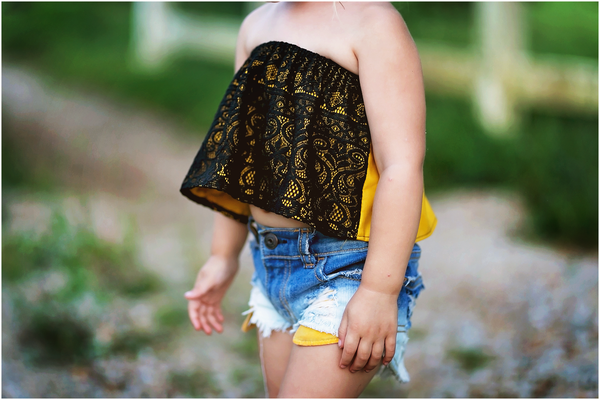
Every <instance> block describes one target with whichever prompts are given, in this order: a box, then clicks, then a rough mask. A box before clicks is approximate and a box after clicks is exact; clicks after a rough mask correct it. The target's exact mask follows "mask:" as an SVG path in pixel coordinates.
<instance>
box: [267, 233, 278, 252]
mask: <svg viewBox="0 0 600 400" xmlns="http://www.w3.org/2000/svg"><path fill="white" fill-rule="evenodd" d="M277 244H279V240H278V239H277V236H275V234H273V233H267V234H266V235H265V246H267V248H268V249H271V250H273V249H274V248H275V247H277Z"/></svg>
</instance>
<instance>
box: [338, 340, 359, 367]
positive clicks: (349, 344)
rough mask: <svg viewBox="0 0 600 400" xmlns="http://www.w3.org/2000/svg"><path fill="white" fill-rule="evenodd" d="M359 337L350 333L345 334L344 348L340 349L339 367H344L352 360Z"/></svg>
mask: <svg viewBox="0 0 600 400" xmlns="http://www.w3.org/2000/svg"><path fill="white" fill-rule="evenodd" d="M358 342H359V338H358V336H355V335H353V334H352V333H350V334H348V335H346V337H345V338H344V348H343V351H342V358H341V359H340V368H346V367H347V366H348V365H350V363H351V362H352V359H353V358H354V355H355V354H356V349H357V348H358Z"/></svg>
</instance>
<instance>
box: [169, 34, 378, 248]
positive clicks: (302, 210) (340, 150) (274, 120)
mask: <svg viewBox="0 0 600 400" xmlns="http://www.w3.org/2000/svg"><path fill="white" fill-rule="evenodd" d="M370 151H371V137H370V133H369V127H368V123H367V117H366V113H365V106H364V102H363V98H362V94H361V90H360V82H359V79H358V75H356V74H354V73H352V72H350V71H348V70H346V69H344V68H343V67H341V66H339V65H338V64H336V63H335V62H334V61H332V60H330V59H328V58H325V57H323V56H321V55H319V54H317V53H314V52H311V51H309V50H306V49H303V48H301V47H298V46H296V45H293V44H290V43H284V42H268V43H263V44H261V45H259V46H258V47H256V48H255V49H254V50H253V51H252V53H251V55H250V57H249V58H248V59H247V60H246V61H245V63H244V64H243V65H242V67H241V68H240V69H239V70H238V72H237V73H236V75H235V77H234V79H233V81H232V82H231V84H230V85H229V87H228V88H227V91H226V94H225V96H224V98H223V100H222V101H221V103H220V105H219V108H218V111H217V113H216V116H215V119H214V121H213V124H212V126H211V127H210V130H209V132H208V134H207V135H206V137H205V140H204V142H203V144H202V147H201V148H200V150H199V152H198V154H197V155H196V157H195V159H194V162H193V164H192V166H191V168H190V170H189V172H188V174H187V175H186V177H185V179H184V181H183V184H182V186H181V192H182V193H183V194H184V195H186V196H187V197H189V198H190V199H192V200H194V201H196V202H198V203H200V204H204V205H206V206H209V207H211V208H213V209H216V210H218V211H221V212H224V213H225V214H227V215H229V216H231V217H233V218H236V219H237V220H239V221H241V222H246V221H247V216H246V215H242V214H239V213H234V212H232V211H231V210H228V209H227V208H226V207H223V206H222V205H221V204H217V203H215V202H214V201H211V200H209V199H207V198H205V197H202V196H197V195H195V194H194V193H192V191H191V189H192V188H196V187H201V188H208V189H215V190H218V191H221V192H224V193H227V194H228V195H230V196H231V197H233V198H234V199H237V200H239V201H241V202H243V203H249V204H253V205H255V206H257V207H260V208H262V209H264V210H267V211H271V212H274V213H277V214H280V215H283V216H284V217H287V218H293V219H296V220H299V221H302V222H304V223H306V224H308V225H311V226H313V227H315V228H316V229H317V230H319V231H321V232H323V233H325V234H327V235H330V236H335V237H342V238H356V236H357V232H358V225H359V220H360V211H361V200H362V188H363V184H364V181H365V178H366V172H367V165H368V159H369V153H370Z"/></svg>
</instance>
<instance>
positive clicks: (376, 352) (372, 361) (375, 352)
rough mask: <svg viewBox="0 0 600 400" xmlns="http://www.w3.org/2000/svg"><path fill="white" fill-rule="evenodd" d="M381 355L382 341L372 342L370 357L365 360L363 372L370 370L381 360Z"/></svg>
mask: <svg viewBox="0 0 600 400" xmlns="http://www.w3.org/2000/svg"><path fill="white" fill-rule="evenodd" d="M382 356H383V341H377V342H375V343H373V348H372V349H371V358H369V361H368V362H367V365H366V366H365V372H371V371H373V370H374V369H375V368H377V366H378V365H379V363H380V362H381V357H382Z"/></svg>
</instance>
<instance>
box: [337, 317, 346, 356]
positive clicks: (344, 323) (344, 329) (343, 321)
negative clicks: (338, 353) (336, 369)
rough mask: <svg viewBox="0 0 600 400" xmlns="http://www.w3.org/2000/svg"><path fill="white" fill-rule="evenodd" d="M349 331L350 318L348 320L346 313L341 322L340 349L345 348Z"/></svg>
mask: <svg viewBox="0 0 600 400" xmlns="http://www.w3.org/2000/svg"><path fill="white" fill-rule="evenodd" d="M347 331H348V318H346V313H345V312H344V315H342V322H340V327H339V329H338V346H339V347H340V349H343V348H344V339H345V338H346V333H347ZM342 368H344V367H342Z"/></svg>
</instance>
